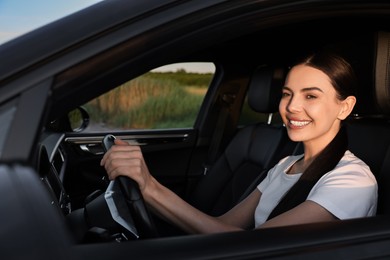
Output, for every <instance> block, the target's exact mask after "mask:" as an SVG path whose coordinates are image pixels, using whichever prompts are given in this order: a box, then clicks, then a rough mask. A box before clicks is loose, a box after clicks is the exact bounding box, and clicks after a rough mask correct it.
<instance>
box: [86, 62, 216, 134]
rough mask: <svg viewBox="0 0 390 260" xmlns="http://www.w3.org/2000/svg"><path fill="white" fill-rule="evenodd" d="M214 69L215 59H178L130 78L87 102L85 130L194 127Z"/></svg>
mask: <svg viewBox="0 0 390 260" xmlns="http://www.w3.org/2000/svg"><path fill="white" fill-rule="evenodd" d="M214 72H215V66H214V64H212V63H190V64H189V63H177V64H170V65H167V66H163V67H160V68H157V69H154V70H152V71H149V72H147V73H145V74H143V75H141V76H139V77H137V78H135V79H132V80H130V81H127V82H125V83H124V84H122V85H120V86H118V87H116V88H114V89H113V90H111V91H110V92H107V93H105V94H103V95H101V96H99V97H97V98H95V99H93V100H91V101H90V102H88V103H86V104H85V105H84V106H83V107H84V108H85V109H86V110H87V111H88V113H89V115H90V123H89V126H88V127H87V128H86V129H85V130H84V132H101V131H107V130H135V129H174V128H192V127H193V125H194V123H195V120H196V117H197V115H198V112H199V109H200V107H201V104H202V102H203V99H204V96H205V94H206V92H207V89H208V87H209V84H210V82H211V80H212V78H213V76H214Z"/></svg>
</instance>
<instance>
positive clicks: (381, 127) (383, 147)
mask: <svg viewBox="0 0 390 260" xmlns="http://www.w3.org/2000/svg"><path fill="white" fill-rule="evenodd" d="M375 36H376V37H375V38H376V39H375V44H376V50H375V55H374V76H375V80H373V82H374V91H375V95H374V96H375V97H376V98H375V99H376V103H377V111H376V114H374V115H373V114H370V115H366V114H365V113H364V112H365V111H362V112H360V111H355V112H356V113H357V114H355V115H354V116H352V118H351V119H349V120H348V122H347V123H346V126H347V132H348V138H349V149H350V150H351V151H352V152H353V153H354V154H355V155H356V156H357V157H359V158H360V159H362V160H363V161H364V162H365V163H366V164H367V165H368V166H369V167H370V169H371V171H372V172H373V173H374V175H375V177H376V179H377V182H378V189H379V190H378V194H379V198H378V210H377V213H378V214H390V84H389V71H390V67H389V62H390V59H389V57H390V56H389V50H390V33H388V32H378V33H376V35H375ZM360 98H363V99H364V98H365V97H360ZM358 101H359V97H358Z"/></svg>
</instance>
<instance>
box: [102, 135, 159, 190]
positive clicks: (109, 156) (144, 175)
mask: <svg viewBox="0 0 390 260" xmlns="http://www.w3.org/2000/svg"><path fill="white" fill-rule="evenodd" d="M100 165H101V166H104V168H105V169H106V171H107V174H108V177H109V179H110V180H113V179H115V178H116V177H118V176H127V177H129V178H131V179H133V180H135V181H136V182H137V183H138V186H139V188H140V190H141V192H144V191H145V189H146V186H147V184H148V183H150V182H151V180H152V176H151V175H150V173H149V169H148V167H147V166H146V163H145V160H144V157H143V154H142V151H141V148H140V147H139V146H137V145H130V144H129V143H127V142H125V141H123V140H120V139H116V140H115V144H114V145H113V146H112V147H111V148H110V149H109V150H108V151H107V152H106V153H105V155H104V156H103V159H102V160H101V162H100Z"/></svg>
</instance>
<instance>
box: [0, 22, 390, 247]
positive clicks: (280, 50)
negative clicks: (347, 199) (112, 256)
mask: <svg viewBox="0 0 390 260" xmlns="http://www.w3.org/2000/svg"><path fill="white" fill-rule="evenodd" d="M340 23H341V24H342V26H339V27H338V28H334V27H332V25H333V26H335V25H336V24H337V22H336V21H335V20H333V21H332V22H330V21H328V20H326V19H325V20H323V21H318V22H317V23H314V22H313V24H312V26H305V25H303V24H300V23H297V24H295V25H290V26H281V27H277V28H271V29H269V28H267V29H263V30H260V31H259V32H253V33H250V34H246V35H243V36H240V37H237V38H236V39H230V40H227V41H221V42H217V43H216V44H214V45H210V46H207V45H205V43H202V42H200V43H199V46H200V47H197V50H196V51H194V52H193V53H191V55H183V54H181V53H182V52H183V50H182V49H180V50H179V51H178V54H176V56H175V57H173V58H170V57H159V58H156V60H155V61H152V62H151V63H150V64H145V65H143V66H139V67H138V68H135V67H132V66H133V65H132V64H124V63H125V62H124V61H123V60H121V53H122V52H121V51H122V49H121V48H123V49H124V50H127V51H128V50H129V46H125V44H124V45H123V46H119V47H117V49H115V50H112V51H111V52H108V53H104V54H102V55H101V56H100V57H97V58H95V59H91V60H88V61H86V62H85V63H83V64H78V65H77V66H75V67H73V68H70V69H68V70H66V71H64V72H63V73H61V74H60V75H57V77H56V80H55V82H54V88H53V89H54V91H53V102H52V104H50V106H49V107H50V109H49V114H48V120H47V121H48V123H47V124H46V126H45V131H44V132H43V133H42V136H41V137H40V140H39V143H40V146H39V151H38V152H37V155H36V157H37V159H36V160H37V170H38V172H39V173H40V175H41V179H42V180H43V182H44V183H45V185H46V186H47V187H48V190H49V192H50V193H51V195H50V196H51V198H52V203H53V202H54V204H55V205H56V209H58V212H59V215H60V216H61V219H62V218H63V222H64V223H65V224H66V230H67V231H69V233H70V236H71V237H72V238H71V239H69V241H74V243H75V244H81V245H82V244H99V245H102V242H107V244H109V243H108V242H115V241H117V242H118V241H119V242H123V241H127V240H131V241H135V240H138V241H139V240H142V239H150V238H156V240H158V238H162V237H172V238H171V239H177V240H175V241H176V242H179V240H180V236H188V235H187V234H184V233H183V232H181V231H180V230H178V229H177V228H175V227H174V226H173V225H171V224H170V223H167V222H166V221H165V220H162V219H160V218H159V217H157V216H155V215H154V214H152V213H150V212H148V210H147V209H144V211H143V212H141V213H140V212H138V213H134V211H132V212H133V213H134V214H135V215H137V217H135V216H134V215H133V216H132V217H133V218H134V222H137V220H135V218H140V219H141V220H140V222H145V221H146V222H148V221H150V219H152V222H153V223H152V224H149V225H151V226H152V227H150V226H149V227H145V226H144V225H145V224H142V223H141V224H138V226H137V223H138V222H137V223H136V224H135V226H136V228H138V229H139V232H138V234H135V235H134V234H133V233H132V232H130V233H129V232H128V231H129V230H128V229H127V230H126V228H124V227H123V226H121V225H118V223H117V222H115V221H114V220H113V218H112V216H111V215H110V212H109V209H108V206H107V204H106V203H105V200H104V196H105V194H106V191H107V188H108V186H109V181H108V179H107V177H106V173H105V172H104V169H102V167H100V165H99V162H100V159H101V158H102V155H103V147H102V140H103V138H104V136H106V134H114V135H115V136H117V137H119V138H123V139H125V140H133V141H136V142H138V143H143V144H145V145H142V150H143V152H144V155H145V160H146V162H147V163H148V166H149V167H150V171H151V172H152V173H153V174H155V177H156V178H157V179H158V180H159V181H161V182H162V183H163V184H164V185H166V186H168V187H169V188H171V189H172V190H173V191H174V192H176V193H177V194H178V195H179V196H181V197H182V198H183V199H185V200H186V201H188V202H189V203H190V204H192V205H193V206H194V207H196V208H198V209H200V210H202V211H204V212H206V213H208V214H211V215H214V216H217V215H221V214H223V213H224V212H226V211H227V210H229V209H230V208H232V207H233V206H234V205H236V204H237V203H238V202H239V201H241V200H242V199H243V198H245V196H246V195H248V194H249V193H250V192H251V191H252V190H253V189H255V188H256V186H257V185H258V184H259V183H260V181H261V180H262V179H263V178H264V177H265V176H266V173H267V171H268V170H269V169H270V168H271V167H272V166H273V165H275V163H277V162H278V161H279V160H280V159H282V158H283V157H285V156H287V155H289V154H300V153H302V152H303V151H302V146H301V145H300V144H299V143H294V142H292V141H290V140H289V139H288V136H287V134H286V130H285V128H284V126H283V125H282V123H280V121H277V122H258V123H255V124H250V125H245V126H241V125H238V118H239V116H240V111H241V107H242V104H243V102H244V100H245V98H246V96H247V97H248V103H249V106H250V107H251V109H252V110H254V111H256V112H259V113H264V114H273V115H275V114H277V111H278V102H279V96H280V94H281V92H280V88H281V87H282V85H283V80H284V77H285V75H286V73H287V71H288V69H289V64H291V63H292V62H293V61H294V60H295V59H296V58H297V57H298V56H300V55H302V54H304V53H306V52H307V51H315V50H317V49H323V48H327V49H332V50H335V51H336V52H339V53H341V54H342V55H344V56H345V57H346V58H347V59H348V60H350V61H351V64H352V66H353V67H354V69H355V72H356V74H357V76H358V79H359V89H358V90H357V91H358V92H357V100H358V103H357V106H356V107H355V109H354V111H353V113H352V114H351V116H350V117H349V118H348V119H347V120H346V122H345V126H346V128H347V133H348V137H349V149H350V150H351V151H352V152H353V153H354V154H355V155H357V156H358V157H359V158H361V159H362V160H363V161H365V162H366V163H367V164H368V165H369V166H370V168H371V170H372V172H373V173H374V175H375V176H376V178H377V180H378V185H379V202H378V216H376V217H374V218H379V217H380V216H381V215H384V216H387V215H388V214H389V213H390V204H389V203H388V202H389V200H390V179H389V178H390V177H389V174H388V172H389V171H390V135H389V131H390V122H389V116H390V83H389V73H390V66H389V63H390V58H389V57H390V53H389V52H390V51H389V50H390V48H389V47H390V32H389V31H388V30H386V28H384V29H382V28H381V26H377V25H376V24H374V25H370V26H367V27H364V26H359V25H362V24H363V23H362V22H357V21H356V20H353V19H352V21H349V22H345V21H344V20H340ZM378 24H382V23H381V21H380V20H379V21H378ZM243 43H245V44H243ZM271 46H272V47H271ZM172 48H173V47H172ZM183 48H184V47H183ZM237 50H239V51H237ZM269 50H272V51H269ZM152 54H153V53H152ZM152 54H150V55H152ZM227 54H229V55H227ZM110 55H111V57H110ZM109 57H110V58H109ZM198 60H202V61H203V60H206V61H211V62H213V63H215V64H216V67H217V70H216V74H215V76H214V78H213V81H212V83H211V84H210V87H209V90H208V92H207V94H206V98H205V101H204V103H203V104H202V108H201V109H200V112H199V117H198V119H197V121H196V123H195V126H194V128H193V129H174V130H169V129H168V130H157V131H148V130H137V131H125V130H124V131H116V132H114V133H83V132H82V131H81V132H75V131H72V130H71V129H70V127H69V118H68V116H67V113H68V112H70V111H71V110H73V109H75V108H76V107H77V106H79V105H81V104H83V103H85V102H87V101H88V100H90V99H92V98H93V97H96V96H98V95H100V94H102V93H104V92H106V91H108V90H109V89H111V88H114V87H115V86H117V85H118V84H119V83H121V82H124V81H126V80H129V79H131V78H133V77H136V76H138V75H140V74H142V73H145V72H147V71H149V70H151V69H153V68H154V67H157V66H160V65H164V64H166V63H171V62H172V63H173V62H177V61H198ZM115 62H118V63H120V64H119V65H118V66H117V67H114V66H112V64H113V63H115ZM91 64H93V65H94V68H93V69H92V70H91V69H88V68H90V65H91ZM108 66H112V67H113V68H112V69H111V70H110V71H108V70H107V72H106V73H102V74H99V73H100V72H101V71H103V70H105V69H107V67H108ZM128 68H132V69H133V71H131V72H128V73H124V71H126V69H128ZM137 69H138V70H137ZM98 74H99V76H96V75H98ZM97 83H99V86H101V87H96V85H97ZM74 84H79V85H84V87H83V90H82V91H79V93H78V94H77V97H76V96H72V93H71V91H69V92H70V94H69V92H66V91H65V90H68V89H69V88H71V86H72V85H74ZM93 87H95V89H93ZM92 90H93V91H92ZM68 97H74V101H73V102H69V103H67V100H68ZM80 111H82V110H80ZM82 116H83V117H84V119H87V116H86V115H84V114H83V115H82ZM84 121H85V120H84ZM213 129H215V130H214V131H213ZM217 129H218V130H217ZM85 147H89V148H90V149H95V153H92V154H91V153H86V152H85V149H84V148H85ZM0 191H1V189H0ZM130 196H131V195H127V197H126V198H127V200H129V197H130ZM138 199H139V200H141V201H142V198H138ZM127 203H129V202H128V201H127ZM130 203H131V202H130ZM124 208H126V206H124ZM125 211H126V210H125ZM144 214H150V215H148V216H144ZM50 222H53V221H50ZM345 223H353V221H351V222H349V221H345ZM314 226H315V225H308V227H314ZM58 228H59V227H58ZM296 228H297V229H298V228H300V227H296ZM336 228H337V227H336ZM59 229H60V228H59ZM150 229H152V230H153V231H157V232H156V233H154V232H152V234H151V233H150V232H148V230H149V231H150ZM378 229H379V227H378ZM291 230H294V228H292V229H291ZM305 230H306V231H305ZM319 230H322V229H321V227H320V228H319ZM273 231H274V232H275V233H274V234H279V235H280V234H283V230H279V229H276V230H272V229H270V230H267V231H264V233H263V234H271V233H269V232H273ZM301 232H308V231H307V229H306V228H303V229H302V230H301ZM329 232H330V231H329ZM351 232H352V231H351ZM361 232H364V230H363V229H362V231H361ZM366 232H370V231H368V230H367V231H366ZM64 233H67V232H64ZM136 233H137V232H136ZM334 234H335V232H333V233H329V234H328V235H327V234H326V233H323V236H324V237H323V240H326V239H328V240H327V241H335V240H337V238H336V237H335V235H334ZM275 236H276V235H271V237H275ZM341 236H343V235H341ZM348 236H352V237H353V236H354V235H353V234H352V233H348V232H347V231H346V233H345V235H344V237H348ZM356 236H359V235H356ZM263 240H265V238H263ZM323 240H322V241H323ZM160 242H161V241H160ZM53 243H54V242H53ZM156 243H157V242H156ZM167 243H168V242H167ZM202 243H207V239H206V240H204V242H202ZM286 243H287V242H286ZM296 243H301V245H305V243H309V241H307V240H305V239H302V240H301V241H299V239H298V240H297V241H296ZM163 246H164V244H161V247H163ZM165 246H167V247H166V248H169V246H168V245H165ZM267 247H268V248H272V247H273V246H272V245H270V244H268V243H264V248H267ZM102 248H103V249H104V246H103V247H102ZM79 250H80V251H81V252H82V253H85V252H86V250H87V248H83V247H81V248H80V249H79ZM84 250H85V251H84ZM166 250H168V249H166ZM118 252H120V249H119V248H118ZM118 254H119V253H118Z"/></svg>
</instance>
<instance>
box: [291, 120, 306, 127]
mask: <svg viewBox="0 0 390 260" xmlns="http://www.w3.org/2000/svg"><path fill="white" fill-rule="evenodd" d="M290 123H291V124H292V125H294V126H305V125H308V124H309V123H310V121H292V120H291V121H290Z"/></svg>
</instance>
